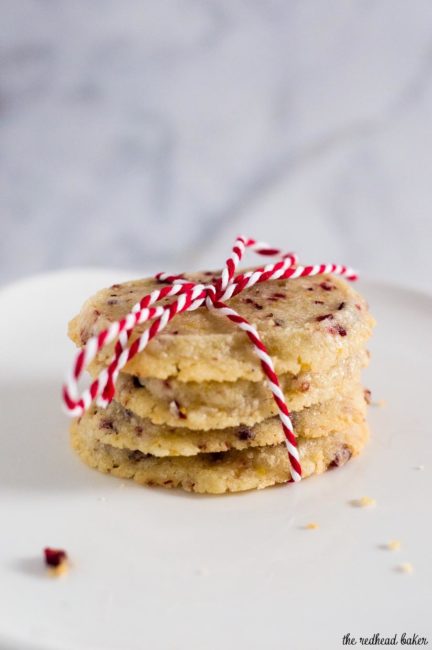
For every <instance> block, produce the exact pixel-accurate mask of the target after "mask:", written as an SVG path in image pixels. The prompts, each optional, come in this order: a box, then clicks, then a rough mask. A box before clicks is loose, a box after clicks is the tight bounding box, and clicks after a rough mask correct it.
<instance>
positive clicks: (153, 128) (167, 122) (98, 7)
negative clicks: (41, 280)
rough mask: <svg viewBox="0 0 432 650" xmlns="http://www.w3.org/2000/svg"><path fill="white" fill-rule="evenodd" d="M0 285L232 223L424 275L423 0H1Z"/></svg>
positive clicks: (147, 249) (194, 237)
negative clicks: (410, 0)
mask: <svg viewBox="0 0 432 650" xmlns="http://www.w3.org/2000/svg"><path fill="white" fill-rule="evenodd" d="M0 8H1V20H0V38H1V40H0V66H1V70H0V235H1V236H0V282H1V283H4V282H6V281H9V280H12V279H17V278H19V277H22V276H26V275H30V274H33V273H37V272H41V271H44V270H49V269H57V268H65V267H77V266H82V265H85V266H105V267H107V266H110V267H111V266H115V267H130V268H132V269H143V271H149V270H150V271H153V270H174V269H175V270H182V269H184V268H186V267H187V268H193V267H200V266H206V267H209V266H210V267H211V266H218V264H220V262H221V261H222V260H223V259H224V258H225V254H226V251H227V249H228V248H229V246H230V244H231V241H232V239H233V237H234V236H235V235H236V234H237V233H240V232H242V233H245V234H248V235H252V236H257V237H260V238H263V239H266V240H268V241H270V242H272V243H277V244H280V245H284V246H285V247H287V248H288V249H290V248H294V249H295V250H297V251H299V252H300V253H301V255H302V259H304V260H305V261H309V262H317V261H331V260H335V261H340V262H348V263H351V264H352V265H355V266H356V267H358V268H360V269H361V270H362V271H363V273H364V274H366V275H368V276H371V277H375V278H380V279H384V280H394V281H396V282H398V283H404V284H406V285H408V286H414V287H419V288H423V289H426V290H430V284H431V281H430V278H431V276H432V261H431V241H432V123H431V122H432V120H431V116H432V3H431V2H430V0H412V2H407V1H406V0H322V1H321V0H155V1H153V2H150V0H117V1H115V0H19V1H17V0H0Z"/></svg>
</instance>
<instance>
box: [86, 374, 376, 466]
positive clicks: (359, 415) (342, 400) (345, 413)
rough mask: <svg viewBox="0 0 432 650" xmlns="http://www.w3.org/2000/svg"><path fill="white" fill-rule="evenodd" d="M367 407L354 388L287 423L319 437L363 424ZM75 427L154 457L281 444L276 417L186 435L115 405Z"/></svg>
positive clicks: (91, 413) (97, 410) (306, 435)
mask: <svg viewBox="0 0 432 650" xmlns="http://www.w3.org/2000/svg"><path fill="white" fill-rule="evenodd" d="M366 406H367V405H366V401H365V398H364V391H363V387H362V386H360V385H358V386H355V387H354V388H352V389H351V391H350V392H349V393H346V394H339V395H337V396H336V397H334V398H333V399H332V400H329V401H327V402H323V403H322V404H316V405H314V406H310V407H309V408H305V409H302V410H301V411H298V412H295V413H292V414H291V418H292V422H293V425H294V427H295V432H296V435H297V436H298V437H301V438H319V437H324V436H327V435H333V434H335V433H337V432H338V431H341V430H344V429H347V428H349V427H350V426H351V425H353V424H361V423H363V422H364V420H365V414H366ZM78 426H79V428H80V430H82V431H84V432H85V434H86V435H87V436H88V437H89V439H92V440H95V441H97V442H101V443H104V444H109V445H112V446H113V447H118V448H120V449H122V448H126V449H137V450H139V451H141V452H143V453H144V454H152V455H153V456H193V455H196V454H199V453H202V452H219V451H229V450H231V449H246V448H248V447H263V446H265V445H276V444H279V443H281V442H284V434H283V431H282V427H281V423H280V420H279V418H278V417H273V418H268V419H267V420H264V421H263V422H260V423H259V424H255V425H254V426H252V427H246V426H240V427H231V428H227V429H213V430H210V431H190V430H188V429H182V428H174V427H168V426H166V425H156V424H153V423H152V422H151V421H150V420H148V419H145V418H140V417H138V416H137V415H134V414H133V413H132V412H131V411H128V410H127V409H124V408H123V407H121V406H120V405H119V404H117V403H116V402H112V403H111V404H110V405H109V406H108V407H107V408H106V409H100V408H98V407H97V406H93V407H91V409H90V410H89V411H88V412H87V413H85V414H84V415H83V416H82V417H81V418H80V420H79V424H78Z"/></svg>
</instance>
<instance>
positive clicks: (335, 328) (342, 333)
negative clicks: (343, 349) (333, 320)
mask: <svg viewBox="0 0 432 650" xmlns="http://www.w3.org/2000/svg"><path fill="white" fill-rule="evenodd" d="M328 331H329V332H330V334H334V335H336V334H339V335H340V336H346V335H347V331H346V329H345V327H342V325H334V326H332V327H329V328H328Z"/></svg>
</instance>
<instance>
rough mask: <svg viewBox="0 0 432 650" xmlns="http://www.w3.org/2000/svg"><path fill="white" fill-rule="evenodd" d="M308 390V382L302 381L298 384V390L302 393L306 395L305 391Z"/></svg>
mask: <svg viewBox="0 0 432 650" xmlns="http://www.w3.org/2000/svg"><path fill="white" fill-rule="evenodd" d="M309 388H310V382H309V381H302V383H301V384H300V390H301V392H302V393H307V391H308V390H309Z"/></svg>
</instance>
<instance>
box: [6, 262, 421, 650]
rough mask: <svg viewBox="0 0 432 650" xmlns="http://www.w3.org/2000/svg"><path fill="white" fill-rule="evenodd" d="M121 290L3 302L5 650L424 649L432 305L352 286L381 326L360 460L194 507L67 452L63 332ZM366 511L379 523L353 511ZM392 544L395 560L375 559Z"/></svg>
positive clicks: (22, 290)
mask: <svg viewBox="0 0 432 650" xmlns="http://www.w3.org/2000/svg"><path fill="white" fill-rule="evenodd" d="M124 278H125V274H124V273H123V274H121V273H114V272H112V271H111V272H109V271H107V272H102V271H97V272H96V271H73V272H63V273H56V274H50V275H45V276H41V277H36V278H34V279H30V280H28V281H24V282H21V283H18V284H15V285H13V286H11V287H9V288H5V289H3V290H2V291H1V292H0V309H1V315H2V319H1V323H0V346H1V348H0V359H1V378H0V382H1V390H0V404H1V433H0V440H1V449H0V451H1V457H0V517H1V519H0V525H1V537H0V639H1V641H0V647H1V648H2V650H4V649H6V648H7V649H9V648H10V649H12V648H13V649H18V648H19V649H20V650H21V649H33V648H40V649H43V650H49V649H50V648H53V649H54V648H55V650H63V649H68V650H90V649H91V650H96V649H97V650H102V649H103V650H112V649H114V648H115V649H116V650H132V649H134V650H135V649H136V650H138V649H139V650H142V649H143V648H151V649H152V650H170V649H174V648H178V649H185V650H186V649H187V650H213V649H220V648H226V649H229V650H231V649H232V648H235V649H236V650H242V649H244V648H245V649H246V648H247V649H248V650H254V649H257V650H258V649H260V650H261V649H263V648H265V649H271V650H279V649H281V650H282V649H287V648H290V649H293V650H299V649H300V650H301V649H303V648H305V649H311V650H312V649H313V650H317V649H318V648H339V647H342V637H343V636H344V635H345V634H346V633H348V632H349V633H351V635H353V636H356V637H359V636H360V635H363V636H365V635H372V634H373V633H375V632H379V633H380V634H381V635H386V634H387V635H394V634H398V635H400V634H402V633H403V632H406V633H410V634H412V633H417V634H421V635H429V642H430V643H431V642H432V635H431V619H430V604H431V603H430V594H431V588H430V585H431V578H432V575H431V563H430V556H431V552H430V547H431V517H430V514H431V508H430V499H431V496H432V490H431V488H432V480H431V471H432V458H431V447H432V443H431V440H432V431H431V423H430V404H431V398H430V376H429V374H428V370H429V368H430V359H431V355H432V341H431V334H430V332H431V327H430V326H431V316H432V299H431V298H430V297H428V296H426V295H423V294H421V293H415V292H409V291H406V290H403V289H399V288H396V287H391V286H383V285H375V284H373V283H365V284H363V285H360V288H361V290H362V291H363V292H364V293H365V294H366V295H367V297H368V298H369V300H370V303H371V308H372V311H373V313H374V314H375V315H376V317H377V320H378V323H379V325H378V328H377V330H376V334H375V337H374V339H373V342H372V344H371V349H372V351H373V361H372V365H371V368H370V370H369V371H368V375H367V385H368V386H370V388H371V389H372V391H373V395H374V398H375V399H383V400H385V401H386V406H385V407H383V408H374V409H371V413H370V419H371V424H372V428H373V439H372V442H371V443H370V444H369V446H368V448H367V450H366V451H365V453H364V454H363V455H362V456H361V457H360V458H359V459H356V460H353V461H351V462H350V463H348V465H347V466H346V467H344V468H342V469H340V470H335V471H333V472H329V473H328V474H326V475H324V476H320V477H318V478H312V479H309V480H306V481H304V482H303V483H301V484H300V485H289V486H283V487H279V488H273V489H268V490H264V491H262V492H253V493H249V494H242V495H232V496H228V497H200V496H193V495H188V494H185V493H182V492H174V491H169V490H167V491H164V490H158V489H146V488H141V487H138V486H136V485H134V484H132V483H127V484H126V485H124V484H122V481H120V480H118V479H115V478H112V477H107V476H103V475H101V474H98V473H97V472H95V471H92V470H90V469H88V468H87V467H86V466H84V465H83V464H82V463H81V462H80V461H79V460H78V458H76V457H75V456H74V454H73V453H72V452H71V451H70V450H69V447H68V437H67V433H66V431H67V427H68V421H67V419H66V417H64V416H63V415H62V413H61V411H60V399H59V391H60V385H61V382H62V380H63V376H64V373H65V371H66V369H67V368H68V367H69V365H70V363H71V361H72V358H73V346H72V344H70V343H69V342H68V341H67V339H66V333H65V332H66V323H67V321H68V319H69V318H70V317H71V316H72V315H74V313H75V312H76V311H77V309H78V307H79V306H80V304H81V302H82V301H83V300H84V298H85V297H86V296H88V295H89V294H90V293H92V292H93V291H95V290H96V289H97V288H100V287H101V286H104V285H108V284H111V283H112V282H114V281H118V280H120V279H124ZM419 465H424V469H423V471H422V470H419V469H416V467H417V466H419ZM363 495H368V496H371V497H373V498H375V499H376V501H377V505H376V507H375V508H368V509H367V508H364V509H362V508H354V507H352V506H351V505H350V504H349V501H350V500H351V499H355V498H358V497H361V496H363ZM311 521H314V522H318V523H319V526H320V527H319V529H318V530H305V529H304V528H303V526H304V525H305V524H307V523H308V522H311ZM391 539H399V540H401V543H402V549H401V550H400V551H399V552H391V551H389V550H384V549H383V548H382V545H383V544H385V543H386V542H388V541H389V540H391ZM46 545H50V546H59V547H64V548H65V549H66V550H67V551H68V553H69V554H70V557H71V558H72V561H73V568H72V570H71V571H70V573H69V575H68V576H67V577H64V578H61V579H51V578H48V577H47V576H46V574H45V570H44V567H43V564H42V548H43V547H44V546H46ZM402 562H411V563H412V565H413V567H414V572H413V574H411V575H407V574H403V573H399V572H398V571H397V570H396V568H395V567H397V566H398V565H399V564H400V563H402ZM358 645H359V644H358Z"/></svg>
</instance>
